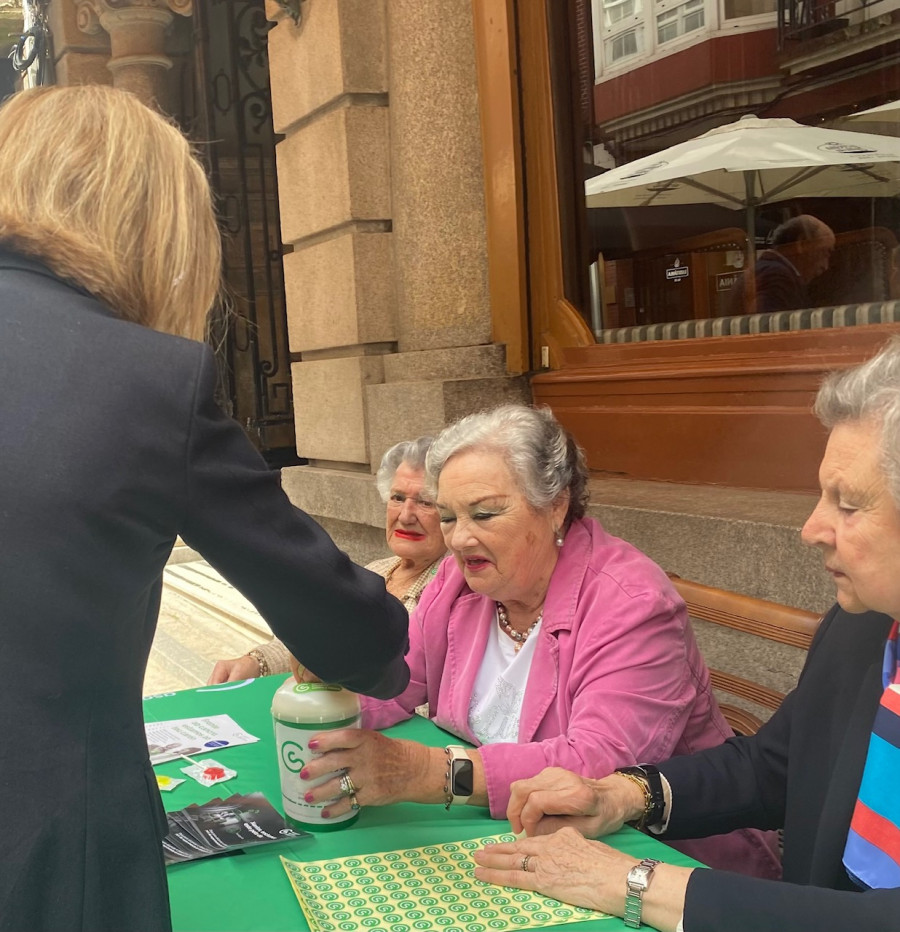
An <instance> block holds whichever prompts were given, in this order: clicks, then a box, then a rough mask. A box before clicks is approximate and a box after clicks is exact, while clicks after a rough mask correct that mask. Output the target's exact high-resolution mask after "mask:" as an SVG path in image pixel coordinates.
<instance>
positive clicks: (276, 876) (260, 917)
mask: <svg viewBox="0 0 900 932" xmlns="http://www.w3.org/2000/svg"><path fill="white" fill-rule="evenodd" d="M284 679H285V678H284V677H283V676H270V677H265V678H263V679H257V680H245V681H243V682H242V683H231V684H228V685H226V686H211V687H202V688H200V689H188V690H183V691H181V692H177V693H167V694H164V695H160V696H150V697H147V698H146V699H145V700H144V717H145V719H146V720H147V721H166V720H168V719H177V718H193V717H197V716H205V715H220V714H227V715H230V716H231V717H232V718H233V719H234V720H235V721H236V722H237V724H238V725H240V726H241V727H242V728H244V729H246V730H247V731H249V732H250V733H251V734H253V735H256V736H257V737H259V739H260V740H259V742H258V743H256V744H250V745H245V746H241V747H233V748H226V749H225V750H222V751H213V752H210V754H209V755H208V756H210V757H214V758H215V759H216V760H218V761H220V762H221V763H223V764H224V765H226V766H227V767H230V768H232V769H234V770H236V771H237V773H238V775H237V777H235V778H234V779H233V780H230V781H229V782H228V783H225V784H218V785H216V786H213V787H211V788H209V789H207V788H204V787H202V786H200V785H199V784H198V783H196V782H194V781H193V780H190V779H188V780H187V781H186V782H184V783H182V784H181V785H180V786H178V787H177V788H176V789H175V790H173V791H172V792H170V793H165V794H163V802H164V803H165V806H166V808H167V809H176V810H177V809H183V808H184V807H185V806H187V805H190V804H191V803H205V802H207V801H208V800H209V799H212V798H213V797H216V796H223V797H224V796H230V795H231V794H232V793H237V792H245V793H246V792H253V791H261V792H263V793H264V794H265V795H266V796H267V797H268V799H269V800H270V802H272V804H273V805H274V806H275V807H276V808H277V809H281V789H280V785H279V778H278V764H277V761H276V758H275V742H274V736H273V730H272V719H271V716H270V714H269V708H270V705H271V700H272V694H273V693H274V692H275V690H276V689H277V688H278V686H280V685H281V683H283V682H284ZM386 733H387V734H389V735H394V736H397V737H404V738H411V739H413V740H418V741H421V742H423V743H424V744H429V745H432V746H438V745H443V744H445V743H446V742H447V735H446V734H445V733H444V732H443V731H441V729H439V728H438V727H437V726H435V725H433V724H432V723H431V722H428V721H426V720H425V719H423V718H420V717H418V716H416V717H415V718H413V719H412V720H410V721H408V722H403V723H401V724H400V725H397V726H395V727H394V728H391V729H388V730H387V732H386ZM453 740H456V739H453ZM184 766H186V763H185V762H184V761H171V762H169V763H167V764H160V765H158V766H157V767H156V771H157V772H158V773H163V774H167V775H169V776H172V777H175V776H178V777H182V776H184V775H183V774H181V773H180V768H181V767H184ZM508 830H509V823H508V822H498V821H496V820H493V819H491V818H490V816H489V815H488V811H487V809H480V808H476V807H474V806H460V807H456V808H454V809H452V810H450V811H449V812H447V811H446V810H445V809H444V807H443V806H423V805H419V804H416V803H403V804H399V805H395V806H385V807H380V808H371V809H365V808H364V809H363V810H362V811H361V813H360V818H359V820H358V821H357V822H356V823H355V824H354V825H352V826H350V827H348V828H346V829H344V830H342V831H336V832H328V833H319V834H317V835H315V836H313V837H312V838H306V839H301V840H299V841H297V842H279V843H277V844H271V845H262V846H260V847H258V848H253V849H249V850H247V851H246V852H242V853H238V854H233V855H228V856H219V857H215V858H206V859H203V860H198V861H192V862H189V863H185V864H174V865H171V866H170V867H169V868H168V869H167V870H168V876H169V893H170V898H171V903H172V921H173V924H174V928H175V929H176V930H177V932H203V930H209V932H231V930H234V932H237V930H248V932H251V930H252V932H270V930H271V932H280V930H287V929H292V930H293V929H296V930H307V929H308V928H309V927H308V926H307V924H306V920H305V919H304V916H303V913H302V912H301V910H300V906H299V904H298V903H297V899H296V897H295V896H294V893H293V890H292V889H291V885H290V882H289V880H288V878H287V875H286V874H285V871H284V868H283V867H282V866H281V862H280V861H279V855H283V856H284V857H286V858H291V859H294V860H297V861H313V860H318V859H321V858H329V857H346V856H348V855H353V854H371V853H374V852H378V851H389V850H392V849H395V848H405V847H415V846H421V845H427V844H439V843H443V842H451V841H462V840H465V839H468V838H477V837H480V836H484V835H492V834H497V833H499V832H504V831H508ZM606 840H607V841H608V842H609V843H610V844H612V845H614V846H615V847H616V848H619V849H620V850H622V851H627V852H628V853H629V854H632V855H634V856H635V857H658V858H664V859H665V860H667V861H669V862H670V863H673V864H686V865H695V864H696V862H695V861H691V860H690V858H687V857H685V856H684V855H682V854H680V853H679V852H677V851H674V850H673V849H671V848H669V847H667V846H666V845H663V844H662V843H661V842H658V841H656V840H654V839H652V838H648V837H647V836H645V835H642V834H641V833H640V832H636V831H633V830H632V829H628V828H626V829H623V830H622V831H621V832H618V833H617V834H616V835H614V836H611V837H610V838H608V839H606ZM560 928H561V927H560ZM567 928H571V929H573V930H574V929H580V930H582V932H590V930H601V929H602V930H603V932H619V930H623V929H625V925H624V923H622V922H621V921H620V920H618V919H606V920H590V921H587V922H580V923H577V924H571V925H568V926H567Z"/></svg>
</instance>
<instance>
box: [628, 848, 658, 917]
mask: <svg viewBox="0 0 900 932" xmlns="http://www.w3.org/2000/svg"><path fill="white" fill-rule="evenodd" d="M659 863H660V862H659V860H658V859H657V858H644V860H643V861H641V863H640V864H636V865H635V866H634V867H632V868H631V870H630V871H629V872H628V876H627V878H626V879H625V915H624V916H623V917H622V919H623V922H624V923H625V925H626V926H628V928H629V929H639V928H640V927H641V915H642V913H643V911H644V893H646V892H647V888H648V887H649V886H650V881H651V880H652V879H653V870H654V868H655V867H656V865H657V864H659Z"/></svg>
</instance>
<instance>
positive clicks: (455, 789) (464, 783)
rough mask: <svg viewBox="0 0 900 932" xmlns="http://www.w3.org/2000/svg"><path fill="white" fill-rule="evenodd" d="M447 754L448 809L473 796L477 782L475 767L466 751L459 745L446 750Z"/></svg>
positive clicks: (451, 745) (448, 747)
mask: <svg viewBox="0 0 900 932" xmlns="http://www.w3.org/2000/svg"><path fill="white" fill-rule="evenodd" d="M444 750H445V751H446V752H447V768H448V769H447V775H446V776H447V784H446V786H445V792H446V793H447V808H448V809H449V808H450V807H451V806H459V805H460V804H462V803H465V802H467V801H468V799H469V797H470V796H471V795H472V791H473V789H474V782H475V765H474V764H473V763H472V758H471V757H469V755H468V753H467V751H466V749H465V748H464V747H462V746H460V745H458V744H450V745H448V746H447V747H445V748H444Z"/></svg>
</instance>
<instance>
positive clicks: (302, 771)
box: [300, 767, 309, 780]
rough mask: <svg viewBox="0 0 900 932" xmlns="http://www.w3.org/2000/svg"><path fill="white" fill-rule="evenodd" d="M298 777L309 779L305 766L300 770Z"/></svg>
mask: <svg viewBox="0 0 900 932" xmlns="http://www.w3.org/2000/svg"><path fill="white" fill-rule="evenodd" d="M300 779H301V780H308V779H309V771H308V770H307V769H306V768H305V767H304V768H303V770H301V771H300Z"/></svg>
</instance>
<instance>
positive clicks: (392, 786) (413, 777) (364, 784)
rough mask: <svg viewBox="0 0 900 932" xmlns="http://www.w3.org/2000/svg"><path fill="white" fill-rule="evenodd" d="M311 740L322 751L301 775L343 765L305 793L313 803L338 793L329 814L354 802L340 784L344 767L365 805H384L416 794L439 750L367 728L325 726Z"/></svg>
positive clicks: (312, 776)
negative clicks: (432, 756) (431, 755)
mask: <svg viewBox="0 0 900 932" xmlns="http://www.w3.org/2000/svg"><path fill="white" fill-rule="evenodd" d="M309 746H310V748H311V749H312V750H314V751H316V752H318V753H320V754H321V755H322V756H321V757H317V758H315V759H313V760H311V761H310V762H309V763H308V764H307V765H306V766H305V767H304V768H303V770H302V771H301V772H300V776H301V778H302V779H304V780H317V779H318V778H319V777H322V776H324V775H325V774H326V773H330V772H332V771H338V773H337V775H336V776H334V777H332V779H330V780H327V781H326V782H325V783H323V784H322V785H321V786H317V787H316V788H315V789H314V790H311V791H310V793H309V794H308V795H307V797H306V800H307V802H313V803H321V802H324V801H326V800H331V799H334V800H335V801H334V803H333V804H331V805H329V806H328V807H327V810H326V811H327V812H328V814H329V816H338V815H343V814H344V813H345V812H347V810H348V809H349V808H350V803H351V801H350V799H349V798H348V797H347V796H346V795H343V793H342V790H341V785H340V780H341V776H342V774H343V773H344V772H346V774H347V776H348V777H349V778H350V780H351V782H352V785H353V787H354V789H355V794H356V800H357V802H358V804H359V805H360V806H385V805H387V804H388V803H396V802H404V801H410V800H415V799H417V798H418V797H417V793H416V790H417V788H421V786H423V785H424V784H425V783H426V780H425V773H426V772H427V770H428V761H429V752H430V751H433V750H435V749H433V748H427V747H425V746H424V745H421V744H417V743H416V742H414V741H403V740H398V739H394V738H386V737H385V736H384V735H383V734H381V732H378V731H368V730H366V729H362V728H338V729H335V730H334V731H323V732H320V733H319V734H318V735H314V736H313V738H312V739H311V740H310V742H309Z"/></svg>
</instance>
